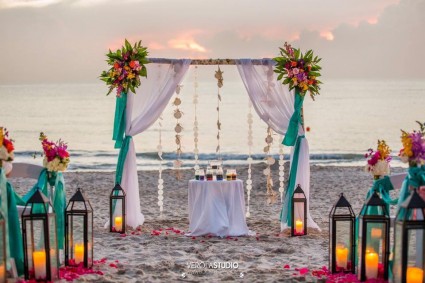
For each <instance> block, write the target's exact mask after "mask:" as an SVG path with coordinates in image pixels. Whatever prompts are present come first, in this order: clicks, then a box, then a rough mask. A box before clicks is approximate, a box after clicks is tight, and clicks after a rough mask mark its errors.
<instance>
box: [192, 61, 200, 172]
mask: <svg viewBox="0 0 425 283" xmlns="http://www.w3.org/2000/svg"><path fill="white" fill-rule="evenodd" d="M193 75H194V82H193V87H194V93H193V105H194V106H195V120H194V122H193V141H194V142H195V147H194V149H193V153H194V159H195V166H194V169H195V170H198V169H199V150H198V141H199V140H198V114H197V105H198V66H195V71H194V72H193Z"/></svg>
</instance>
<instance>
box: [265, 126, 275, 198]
mask: <svg viewBox="0 0 425 283" xmlns="http://www.w3.org/2000/svg"><path fill="white" fill-rule="evenodd" d="M272 134H273V130H272V129H271V128H270V127H267V137H266V139H265V141H266V143H267V146H265V147H264V153H265V154H266V157H265V161H266V164H267V168H266V169H264V175H266V178H267V193H266V196H267V203H268V204H273V203H275V202H276V200H277V194H276V192H275V191H274V190H273V179H272V171H271V165H273V164H274V163H275V162H276V160H275V159H274V158H273V156H272V155H271V153H270V149H271V145H272V143H273V137H272Z"/></svg>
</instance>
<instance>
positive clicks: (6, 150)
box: [0, 127, 15, 171]
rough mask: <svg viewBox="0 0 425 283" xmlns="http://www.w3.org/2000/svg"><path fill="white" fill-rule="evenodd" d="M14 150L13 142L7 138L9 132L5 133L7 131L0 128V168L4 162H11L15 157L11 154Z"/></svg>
mask: <svg viewBox="0 0 425 283" xmlns="http://www.w3.org/2000/svg"><path fill="white" fill-rule="evenodd" d="M14 150H15V147H14V146H13V140H12V139H11V138H9V132H8V131H7V129H4V128H3V127H0V168H1V167H2V166H3V165H5V164H6V162H12V161H13V159H14V158H15V155H14V153H13V151H14ZM3 163H5V164H3ZM10 170H11V169H10ZM10 170H6V171H10Z"/></svg>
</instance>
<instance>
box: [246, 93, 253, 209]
mask: <svg viewBox="0 0 425 283" xmlns="http://www.w3.org/2000/svg"><path fill="white" fill-rule="evenodd" d="M248 109H249V110H248V111H249V112H248V115H247V122H248V158H247V161H248V177H247V180H246V192H247V207H246V217H250V216H251V212H250V210H249V203H250V200H251V189H252V180H251V176H252V175H251V172H252V171H251V170H252V169H251V164H252V157H251V154H252V122H253V120H252V112H251V110H252V104H251V101H249V103H248Z"/></svg>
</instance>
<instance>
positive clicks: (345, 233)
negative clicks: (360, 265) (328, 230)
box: [335, 221, 353, 271]
mask: <svg viewBox="0 0 425 283" xmlns="http://www.w3.org/2000/svg"><path fill="white" fill-rule="evenodd" d="M335 231H336V233H335V240H336V242H335V243H336V246H335V249H336V250H335V264H336V270H337V271H347V270H349V269H350V268H351V247H352V245H353V243H352V239H351V238H352V237H351V235H352V233H353V231H352V224H351V221H335Z"/></svg>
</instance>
